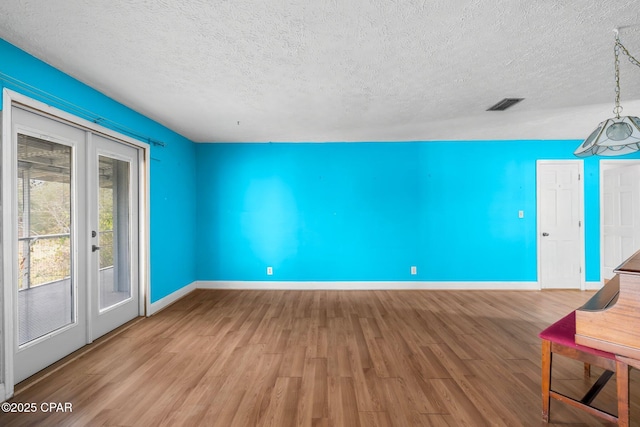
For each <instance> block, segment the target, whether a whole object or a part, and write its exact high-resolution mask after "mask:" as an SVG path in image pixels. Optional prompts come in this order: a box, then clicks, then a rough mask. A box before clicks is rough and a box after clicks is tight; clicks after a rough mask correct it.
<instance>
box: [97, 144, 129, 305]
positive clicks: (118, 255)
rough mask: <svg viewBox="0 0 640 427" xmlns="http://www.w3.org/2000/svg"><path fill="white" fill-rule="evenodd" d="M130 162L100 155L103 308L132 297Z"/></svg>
mask: <svg viewBox="0 0 640 427" xmlns="http://www.w3.org/2000/svg"><path fill="white" fill-rule="evenodd" d="M129 166H130V164H129V162H127V161H124V160H118V159H113V158H110V157H107V156H98V237H99V246H100V255H99V264H100V272H99V274H98V288H99V307H100V310H101V311H102V310H104V309H107V308H109V307H113V306H114V305H116V304H119V303H121V302H122V301H125V300H127V299H129V298H131V277H130V271H131V257H130V256H129V255H130V253H131V248H130V241H131V218H130V212H131V209H130V206H129V205H130V198H131V192H130V190H129V181H130V177H131V174H130V170H129V169H130V167H129Z"/></svg>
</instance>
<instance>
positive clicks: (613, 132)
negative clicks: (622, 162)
mask: <svg viewBox="0 0 640 427" xmlns="http://www.w3.org/2000/svg"><path fill="white" fill-rule="evenodd" d="M613 32H614V33H615V39H616V40H615V44H614V47H613V52H614V55H615V70H616V89H615V90H616V98H615V102H616V106H615V107H614V108H613V114H615V117H613V118H611V119H607V120H605V121H604V122H602V123H600V124H599V125H598V127H597V128H596V130H594V131H593V132H592V133H591V135H589V137H587V139H585V140H584V141H583V142H582V144H580V146H579V147H578V148H577V149H576V151H574V152H573V154H575V155H576V156H578V157H588V156H594V155H598V156H621V155H623V154H629V153H633V152H634V151H638V150H640V119H639V118H638V117H635V116H620V113H622V106H621V105H620V58H619V57H620V52H621V51H622V53H623V54H625V55H627V57H628V58H629V62H631V63H632V64H633V65H635V66H637V67H640V62H639V61H638V60H637V59H636V58H634V57H633V56H631V54H630V53H629V51H628V50H627V48H625V47H624V46H623V45H622V43H621V42H620V32H619V30H618V29H615V30H613Z"/></svg>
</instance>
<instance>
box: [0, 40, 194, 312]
mask: <svg viewBox="0 0 640 427" xmlns="http://www.w3.org/2000/svg"><path fill="white" fill-rule="evenodd" d="M0 73H2V74H4V75H5V77H3V76H2V75H0V89H2V88H5V87H6V88H9V89H12V90H15V91H16V92H20V93H23V94H25V95H27V96H29V97H31V98H34V99H37V100H39V101H43V102H46V103H47V104H49V105H53V106H55V107H57V108H59V109H61V110H66V111H68V112H70V113H72V114H75V115H78V116H81V117H82V111H81V110H79V109H78V108H76V107H80V108H81V109H85V110H89V111H91V112H92V113H94V114H96V115H99V116H101V117H104V118H106V119H109V120H112V121H114V122H116V123H118V124H120V125H123V126H125V127H127V128H130V129H133V130H135V131H136V132H137V133H140V134H142V135H145V136H146V137H149V138H152V139H154V140H160V141H163V142H165V143H166V146H165V147H160V146H152V147H151V157H152V161H151V168H150V174H151V183H150V198H151V202H150V203H151V206H150V216H151V224H150V234H151V301H152V302H153V301H157V300H158V299H160V298H162V297H164V296H166V295H169V294H170V293H172V292H174V291H175V290H177V289H180V288H182V287H184V286H185V285H187V284H189V283H191V282H193V281H194V280H195V279H196V276H195V271H196V269H195V246H194V241H195V233H196V229H195V218H196V211H195V209H196V203H195V200H196V193H195V191H196V190H195V188H196V182H195V168H196V163H195V145H194V144H193V143H192V142H191V141H189V140H188V139H186V138H184V137H182V136H180V135H178V134H177V133H175V132H173V131H171V130H169V129H167V128H166V127H164V126H162V125H160V124H158V123H156V122H154V121H152V120H150V119H148V118H146V117H144V116H142V115H141V114H138V113H136V112H135V111H133V110H131V109H129V108H127V107H125V106H123V105H122V104H119V103H117V102H115V101H114V100H112V99H110V98H108V97H106V96H104V95H103V94H101V93H100V92H98V91H96V90H94V89H92V88H90V87H88V86H86V85H84V84H83V83H80V82H79V81H77V80H75V79H73V78H71V77H69V76H68V75H66V74H64V73H62V72H60V71H58V70H56V69H54V68H53V67H51V66H49V65H47V64H45V63H44V62H42V61H40V60H38V59H36V58H34V57H33V56H31V55H29V54H27V53H25V52H24V51H22V50H20V49H18V48H16V47H15V46H13V45H11V44H9V43H7V42H5V41H3V40H1V39H0ZM6 76H8V77H6ZM16 80H17V81H18V82H20V83H17V84H16ZM43 92H44V93H45V94H49V95H50V96H42V93H43ZM0 93H1V92H0ZM51 95H52V96H53V97H57V98H59V99H60V100H61V102H56V101H55V98H52V97H51ZM0 97H1V95H0ZM0 108H2V104H1V102H0ZM83 118H86V117H83ZM105 126H108V124H106V125H105ZM143 142H144V141H143Z"/></svg>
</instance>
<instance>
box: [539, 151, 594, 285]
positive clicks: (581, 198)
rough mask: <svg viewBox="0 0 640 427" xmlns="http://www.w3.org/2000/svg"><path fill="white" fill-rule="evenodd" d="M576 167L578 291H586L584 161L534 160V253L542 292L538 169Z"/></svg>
mask: <svg viewBox="0 0 640 427" xmlns="http://www.w3.org/2000/svg"><path fill="white" fill-rule="evenodd" d="M575 164H577V165H578V173H579V174H580V183H581V185H580V186H579V187H578V199H579V201H578V206H579V210H580V215H579V221H580V224H582V226H581V227H580V241H579V245H580V265H581V268H580V290H582V291H584V290H585V289H586V280H585V278H586V274H585V270H586V266H585V259H586V253H585V243H584V242H585V237H584V234H585V233H584V230H585V226H584V225H585V224H584V161H583V160H536V253H537V275H538V289H540V290H542V282H541V281H540V277H542V276H541V272H542V245H541V243H542V242H541V240H542V239H541V238H540V233H541V232H542V231H541V229H540V227H541V226H540V224H541V208H540V185H539V177H540V174H539V173H538V172H539V168H540V165H575Z"/></svg>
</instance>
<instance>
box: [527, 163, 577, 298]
mask: <svg viewBox="0 0 640 427" xmlns="http://www.w3.org/2000/svg"><path fill="white" fill-rule="evenodd" d="M581 169H582V162H581V161H579V160H575V161H539V162H538V163H537V194H538V280H539V282H540V287H541V288H543V289H550V288H568V289H580V288H581V284H582V275H583V274H582V260H583V259H584V255H583V252H584V250H583V243H582V242H583V238H582V215H583V214H582V193H583V185H582V181H581Z"/></svg>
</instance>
